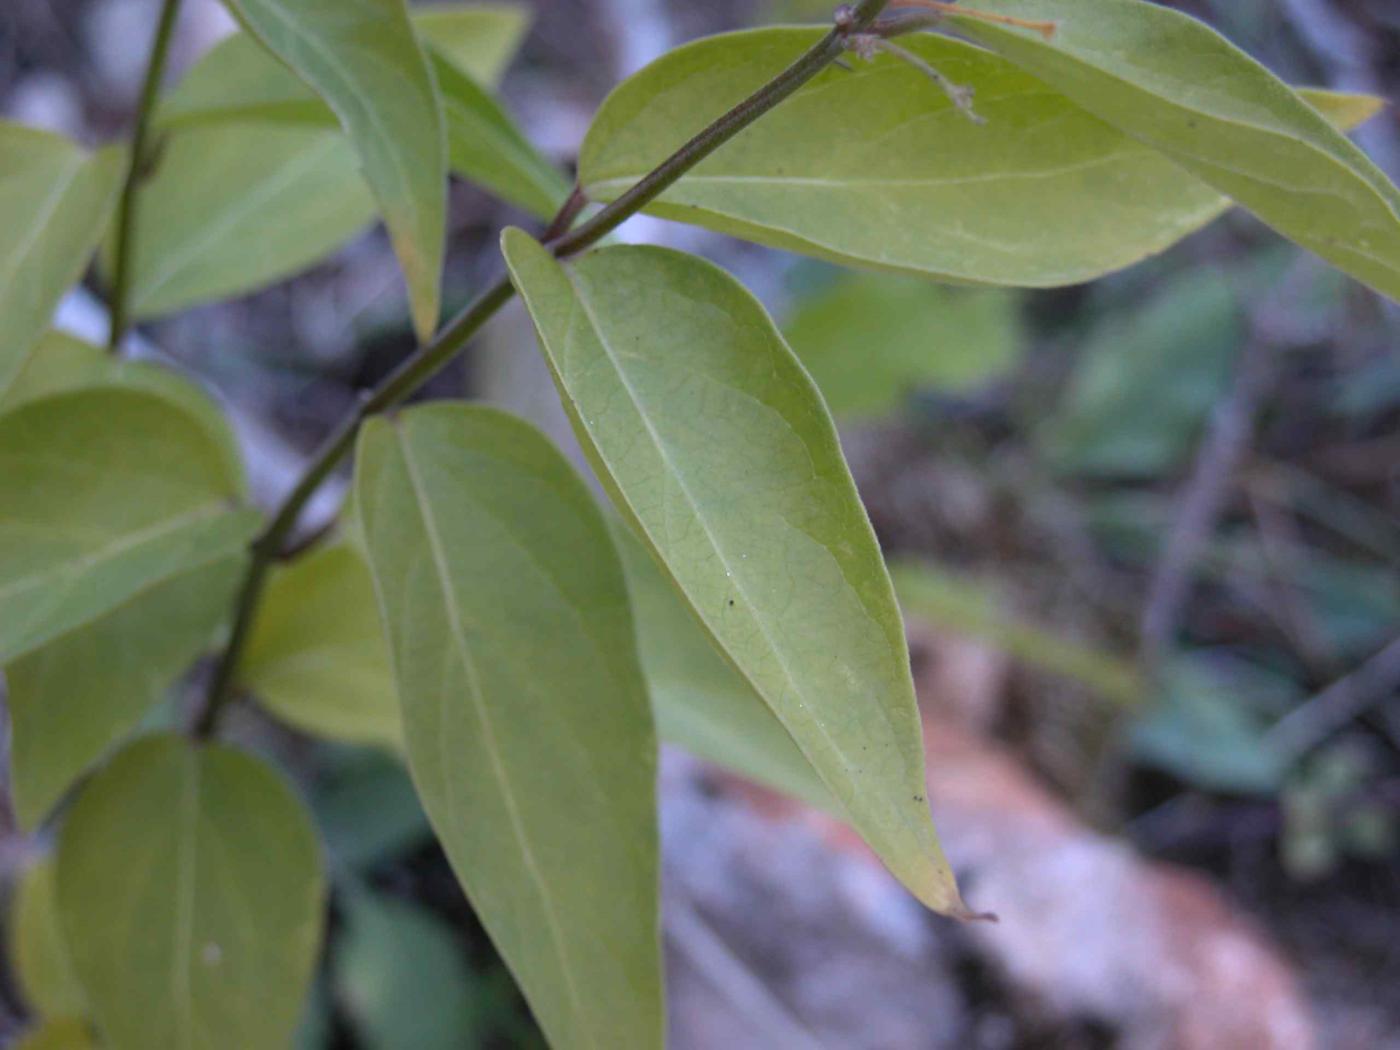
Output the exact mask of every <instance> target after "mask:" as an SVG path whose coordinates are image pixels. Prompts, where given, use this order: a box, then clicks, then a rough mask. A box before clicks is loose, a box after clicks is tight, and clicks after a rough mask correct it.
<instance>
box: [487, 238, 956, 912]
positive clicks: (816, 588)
mask: <svg viewBox="0 0 1400 1050" xmlns="http://www.w3.org/2000/svg"><path fill="white" fill-rule="evenodd" d="M503 245H504V251H505V254H506V260H507V262H508V264H509V265H510V269H511V275H512V277H513V279H514V281H515V283H516V286H517V287H518V288H519V289H520V292H521V295H522V296H523V297H524V299H525V303H526V305H527V307H528V308H529V310H530V315H531V317H532V318H533V319H534V322H535V326H536V328H537V329H538V331H539V335H540V343H541V346H542V347H543V349H544V353H545V356H546V358H547V359H548V361H549V365H550V369H551V371H552V372H553V373H554V377H555V381H556V383H557V384H558V387H559V391H560V396H561V398H562V400H563V402H564V406H565V408H566V409H567V410H568V412H569V415H570V417H571V419H572V420H573V423H574V426H575V429H576V430H577V432H578V435H579V438H580V440H581V441H582V443H583V445H584V447H585V449H586V450H587V451H588V453H589V455H590V459H591V460H592V462H593V464H594V468H595V470H596V471H597V473H598V476H599V477H600V478H601V479H602V480H603V481H604V483H605V484H606V485H607V487H608V489H609V491H610V493H611V495H612V496H613V499H614V502H616V503H617V504H618V507H619V509H620V510H622V511H623V513H624V514H625V515H626V516H627V518H628V519H629V521H630V522H631V523H632V524H633V525H634V526H635V527H636V529H637V532H638V534H639V535H640V536H642V537H643V538H644V540H645V542H646V543H647V545H648V546H649V547H650V548H651V550H652V552H653V554H654V555H655V556H656V557H657V558H658V560H659V561H660V562H661V563H662V564H663V565H664V566H665V567H666V569H667V571H668V572H669V574H670V576H671V578H672V580H673V582H674V584H675V585H676V586H677V587H678V588H679V589H680V591H681V593H682V594H683V595H684V596H685V599H686V600H687V602H688V603H689V605H690V607H691V609H692V610H693V611H694V612H695V613H696V615H697V616H698V617H699V618H700V620H701V621H702V622H703V623H704V624H705V627H706V628H707V629H708V630H709V632H710V634H711V635H712V636H713V637H714V639H715V640H716V642H717V643H718V645H719V647H720V649H721V650H722V651H723V652H724V653H725V654H726V655H727V656H728V658H729V660H730V661H731V662H732V663H733V664H734V666H735V667H737V668H738V669H739V670H740V671H741V672H742V673H743V674H744V676H745V677H746V678H747V679H748V681H749V683H750V684H751V685H752V686H753V688H754V689H755V690H757V692H758V693H759V695H760V696H762V697H763V699H764V700H765V701H766V702H767V704H768V705H769V707H770V708H771V709H772V711H773V713H774V714H775V715H777V717H778V719H779V721H781V722H782V724H783V725H784V726H785V727H786V729H787V731H788V733H789V734H791V736H792V738H793V739H794V740H795V741H796V742H797V744H798V746H799V747H800V748H801V750H802V752H803V753H804V754H805V755H806V757H807V759H808V761H809V762H810V763H811V765H812V767H813V768H814V769H815V770H816V771H817V772H818V774H819V775H820V776H821V777H822V780H823V781H824V782H825V784H826V786H827V788H828V789H829V790H830V792H831V794H832V796H833V797H834V798H835V799H836V800H837V801H838V802H839V803H840V805H841V807H842V809H843V811H844V814H845V815H846V816H847V817H848V818H849V819H850V821H851V823H852V825H853V826H854V827H855V828H856V829H857V830H858V831H859V832H860V833H861V835H862V836H864V838H865V840H866V841H867V842H868V843H870V845H871V847H872V848H873V849H874V850H875V851H876V852H877V853H878V854H879V855H880V857H881V858H882V859H883V860H884V861H885V863H886V864H887V865H888V866H889V868H890V870H891V871H892V872H894V874H895V875H896V876H898V877H899V878H900V880H901V881H902V882H904V883H905V885H906V886H908V887H909V889H910V890H912V891H913V892H914V893H915V894H916V895H917V896H918V897H919V899H920V900H922V901H923V902H924V903H925V904H927V905H928V906H929V907H931V908H934V909H936V910H938V911H942V912H946V913H950V914H966V910H965V908H964V906H963V904H962V902H961V900H960V899H959V897H958V894H957V888H956V886H955V884H954V880H953V875H952V871H951V870H950V869H949V867H948V864H947V861H946V860H945V859H944V857H943V852H942V850H941V848H940V847H939V844H938V838H937V835H936V834H935V833H934V829H933V823H932V821H931V819H930V817H929V811H928V804H927V802H926V801H925V798H924V790H925V789H924V752H923V738H922V733H921V731H920V726H919V720H918V712H917V709H916V706H915V701H914V687H913V682H912V681H911V679H910V672H909V653H908V649H907V646H906V643H905V639H904V625H903V622H902V621H901V619H900V615H899V610H898V608H897V607H896V605H895V601H894V594H893V591H892V589H891V586H890V580H889V576H888V574H887V573H886V572H885V566H884V562H883V561H882V559H881V557H880V551H879V548H878V546H877V545H876V542H875V536H874V533H873V532H872V530H871V527H870V522H869V520H868V519H867V518H866V516H865V510H864V508H863V507H862V506H861V504H860V500H859V497H858V496H857V495H856V490H855V484H854V482H853V481H852V480H851V475H850V472H849V470H848V469H847V467H846V463H845V460H844V459H843V458H842V455H841V450H840V446H839V444H838V443H837V439H836V429H835V426H834V425H833V424H832V421H831V417H830V416H829V415H828V413H827V411H826V406H825V405H824V404H823V403H822V400H821V395H820V394H819V393H818V392H817V389H816V387H815V386H814V385H813V383H812V380H811V378H810V377H809V376H808V375H807V373H806V372H805V371H804V370H803V368H802V366H801V365H800V364H799V363H798V361H797V359H796V357H794V356H793V353H792V351H791V350H790V349H788V347H787V345H786V344H785V343H784V342H783V340H782V337H781V336H780V335H779V334H778V332H777V330H776V329H775V328H774V326H773V323H772V321H770V320H769V318H768V316H767V315H766V314H765V313H764V311H763V308H762V307H761V306H760V305H759V304H758V302H757V301H756V300H755V299H754V298H753V297H752V296H751V295H749V293H748V292H746V291H745V290H744V289H743V288H742V287H741V286H740V285H739V284H738V283H736V282H735V281H734V279H733V278H732V277H730V276H729V275H728V274H726V273H724V272H723V271H722V270H719V269H718V268H716V267H714V266H712V265H710V264H709V263H706V262H704V261H702V260H700V259H697V258H695V257H693V256H688V255H684V254H682V253H679V252H673V251H668V250H664V249H659V248H641V247H614V248H604V249H600V250H597V251H594V252H592V253H590V254H588V255H585V256H583V257H582V258H580V259H579V260H578V261H577V262H575V263H571V264H569V265H568V266H563V265H561V264H559V263H558V262H556V261H555V260H554V258H553V256H551V255H550V253H549V252H548V251H546V250H545V249H544V248H542V247H541V246H540V245H539V244H538V243H537V242H536V241H534V240H533V239H532V238H530V237H529V236H528V235H526V234H525V233H522V232H521V231H519V230H507V231H506V233H505V236H504V238H503Z"/></svg>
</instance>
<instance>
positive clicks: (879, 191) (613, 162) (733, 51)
mask: <svg viewBox="0 0 1400 1050" xmlns="http://www.w3.org/2000/svg"><path fill="white" fill-rule="evenodd" d="M819 36H820V30H815V29H760V30H749V31H743V32H738V33H728V34H723V35H720V36H715V37H709V38H706V39H703V40H699V41H696V42H694V43H691V44H687V45H685V46H683V47H680V48H677V49H676V50H674V51H672V52H670V53H669V54H667V55H666V56H664V57H663V58H661V59H659V60H657V61H656V62H655V63H653V64H652V65H651V66H648V67H647V68H646V69H644V70H642V71H641V72H640V73H638V74H636V75H635V76H633V77H632V78H631V79H629V80H627V81H625V82H624V83H623V84H622V85H621V86H620V87H618V88H617V89H616V90H615V91H614V92H613V93H612V94H611V95H610V96H609V97H608V99H607V100H606V101H605V102H604V103H603V106H602V108H601V109H600V110H599V112H598V115H597V117H596V118H595V120H594V123H593V125H592V127H590V128H589V131H588V135H587V137H586V138H585V140H584V143H583V147H582V149H581V151H580V154H579V176H580V180H581V182H582V184H583V186H584V188H585V189H586V190H587V191H588V193H589V195H590V197H591V198H592V199H594V200H601V201H608V200H612V199H614V198H616V197H617V196H618V195H619V194H621V193H622V192H624V191H625V190H626V189H628V188H629V187H630V186H631V185H632V184H633V183H634V182H635V181H637V179H639V178H640V177H641V176H642V175H644V174H645V173H646V172H647V171H649V170H650V169H651V167H653V166H654V165H655V164H656V163H657V162H658V161H660V160H661V159H663V158H664V157H665V156H666V155H667V154H668V153H669V152H670V151H671V150H672V149H674V148H675V147H677V146H679V145H680V144H681V143H682V142H684V141H685V140H686V138H688V137H689V135H691V134H693V133H694V132H696V131H698V130H699V129H700V128H701V127H703V126H704V124H705V123H706V122H707V121H708V120H710V119H713V118H714V117H717V116H719V115H720V114H721V113H723V112H724V111H725V110H726V109H727V108H728V107H729V106H731V105H733V104H735V103H737V102H739V101H740V100H741V99H743V98H744V97H746V96H747V95H748V94H749V93H750V92H752V91H753V90H756V89H757V88H758V87H760V86H761V85H762V84H764V83H766V82H767V81H768V80H769V79H771V78H772V77H773V76H775V75H776V74H777V73H779V72H780V71H781V70H783V69H784V68H786V67H787V65H789V64H790V63H791V62H792V61H794V60H795V59H796V58H797V56H798V55H799V54H800V53H801V52H802V51H804V50H805V49H806V48H808V47H810V46H811V45H812V44H813V43H815V42H816V40H817V39H818V38H819ZM901 46H903V47H906V48H908V49H909V50H911V51H913V52H914V53H915V54H917V55H918V56H919V57H920V58H922V59H923V60H925V61H926V62H929V63H931V64H932V65H934V66H935V67H936V68H938V69H939V70H940V71H942V72H943V73H944V74H945V75H946V76H948V77H949V78H950V79H951V80H953V81H956V82H957V83H959V84H962V85H965V86H968V87H971V88H974V89H975V90H976V92H977V94H976V99H977V103H976V105H977V109H978V112H979V113H980V114H981V115H982V116H983V117H985V118H986V119H987V123H986V124H985V125H984V126H978V125H975V124H973V123H972V122H971V121H969V120H967V119H966V118H965V117H964V116H963V115H962V114H961V113H959V112H958V111H957V110H956V108H955V107H954V106H953V105H952V103H951V102H950V101H949V100H948V98H947V97H946V96H945V95H944V94H943V93H942V92H940V91H939V90H938V88H937V87H936V86H935V85H933V84H931V83H929V81H928V79H927V77H925V76H924V75H923V74H922V73H920V72H918V71H917V70H915V69H913V68H912V67H910V66H908V65H905V64H904V63H901V62H899V61H896V60H895V59H894V58H893V57H890V56H881V57H878V58H877V59H876V60H875V61H874V62H872V63H859V64H857V65H856V67H855V71H854V72H853V73H852V72H843V71H841V70H831V71H827V72H825V73H823V74H822V75H820V76H819V77H817V78H816V79H815V80H813V81H812V82H811V83H810V84H808V85H807V86H805V87H804V88H802V89H801V90H799V91H798V92H797V93H796V94H795V95H793V97H792V98H790V99H788V100H787V101H785V102H784V103H783V105H782V106H780V107H778V108H777V109H775V110H774V111H773V112H771V113H768V114H766V115H765V116H764V118H763V120H762V121H761V122H760V123H759V124H758V125H757V126H756V127H754V128H750V129H748V130H747V131H745V132H743V133H741V134H740V135H738V136H736V137H735V138H734V139H733V140H731V141H730V142H728V143H726V144H725V145H724V146H722V147H721V148H720V149H719V150H717V151H716V152H715V153H714V154H713V155H711V156H710V157H708V158H706V159H705V160H704V161H702V162H701V163H700V164H698V165H697V166H696V167H695V168H694V169H692V170H691V171H690V172H688V173H687V174H686V175H685V176H684V177H683V178H681V179H680V181H679V182H677V183H676V184H675V185H674V186H672V187H671V188H670V189H668V190H667V191H666V192H665V193H663V194H662V195H661V197H660V198H658V200H657V201H656V202H655V203H654V204H653V205H651V206H650V207H649V208H648V209H647V210H648V211H649V212H651V213H652V214H655V215H658V216H661V217H662V218H667V219H674V220H676V221H679V222H687V223H692V224H694V225H699V226H703V227H705V228H707V229H713V230H717V231H719V232H721V233H727V234H731V235H733V236H737V237H743V238H746V239H748V240H753V241H756V242H758V243H760V244H767V245H770V246H772V247H775V248H782V249H784V250H787V251H793V252H798V253H800V254H804V255H810V256H814V257H816V258H819V259H824V260H826V261H828V262H835V263H840V264H843V265H853V266H860V267H865V268H870V269H876V270H886V271H894V272H902V273H913V274H919V275H923V276H932V277H935V278H938V279H942V280H948V281H954V282H960V283H974V284H996V285H1013V286H1024V287H1052V286H1057V285H1064V284H1074V283H1078V282H1082V281H1087V280H1090V279H1092V278H1094V277H1098V276H1101V275H1102V274H1104V273H1107V272H1110V271H1112V270H1116V269H1120V268H1122V267H1124V266H1128V265H1130V264H1132V263H1135V262H1138V261H1140V260H1141V259H1143V258H1145V257H1147V256H1150V255H1154V254H1156V253H1158V252H1161V251H1163V250H1164V249H1166V248H1168V247H1169V246H1171V245H1172V244H1174V243H1176V242H1177V241H1178V240H1180V239H1181V238H1182V237H1184V236H1186V235H1187V234H1190V233H1192V232H1194V231H1195V230H1197V229H1199V228H1201V227H1202V226H1204V225H1206V224H1207V223H1209V222H1210V221H1212V220H1213V219H1215V218H1217V217H1218V216H1219V215H1221V214H1222V213H1223V212H1224V211H1225V210H1226V209H1227V208H1228V207H1229V202H1228V200H1227V199H1226V198H1224V197H1222V196H1221V195H1220V193H1219V192H1217V191H1215V190H1213V189H1211V188H1210V187H1209V186H1207V185H1205V184H1204V183H1202V182H1198V181H1196V180H1194V179H1190V178H1183V177H1182V172H1181V169H1180V167H1179V166H1178V165H1177V164H1176V163H1174V162H1173V161H1171V160H1169V159H1167V158H1166V157H1163V156H1162V155H1161V154H1160V153H1158V152H1157V151H1156V150H1155V149H1152V148H1149V147H1147V146H1144V145H1142V144H1140V143H1138V142H1136V141H1134V140H1133V139H1131V138H1130V137H1128V136H1127V135H1125V134H1123V133H1122V132H1121V131H1120V130H1117V129H1115V128H1113V127H1111V126H1109V125H1108V124H1106V123H1104V122H1103V121H1102V120H1099V119H1098V118H1097V117H1095V116H1093V115H1091V114H1090V113H1088V112H1086V111H1085V110H1084V109H1083V108H1081V107H1080V105H1078V104H1077V103H1076V102H1075V101H1074V100H1071V99H1070V98H1068V97H1066V96H1065V95H1064V94H1062V93H1061V92H1059V91H1056V90H1055V89H1054V88H1052V87H1050V86H1048V85H1047V84H1045V83H1043V82H1042V81H1040V80H1037V79H1036V78H1035V77H1033V76H1031V75H1029V74H1028V73H1026V72H1024V71H1022V70H1020V69H1018V68H1016V66H1014V65H1013V64H1012V63H1011V62H1009V61H1007V60H1006V59H1004V58H1002V57H1000V56H998V55H995V54H992V53H991V52H988V51H986V50H983V49H981V48H977V47H974V46H972V45H969V44H965V43H962V42H960V41H956V40H951V39H947V38H943V37H934V36H930V35H927V34H922V35H917V36H911V37H907V38H902V40H901ZM1333 101H1335V100H1333ZM1324 104H1327V103H1324ZM1333 108H1334V109H1341V110H1342V111H1341V113H1340V114H1339V115H1340V116H1343V117H1345V118H1346V119H1354V118H1355V117H1357V116H1360V115H1361V112H1362V110H1361V109H1360V108H1353V107H1345V108H1343V107H1340V106H1334V107H1333Z"/></svg>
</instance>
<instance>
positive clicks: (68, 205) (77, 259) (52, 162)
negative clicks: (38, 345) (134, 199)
mask: <svg viewBox="0 0 1400 1050" xmlns="http://www.w3.org/2000/svg"><path fill="white" fill-rule="evenodd" d="M123 169H124V161H123V156H122V151H121V150H120V149H105V150H102V151H101V152H99V153H97V154H93V155H89V154H87V153H85V152H83V151H82V150H81V149H79V148H78V147H77V146H75V145H73V143H71V142H69V141H68V140H67V139H65V138H62V137H61V136H58V135H52V134H49V133H48V132H45V131H37V130H35V129H33V128H26V127H22V126H20V125H18V124H7V123H4V122H2V121H0V395H3V394H4V392H5V390H6V389H7V388H8V387H9V385H10V382H11V380H12V379H13V377H14V374H15V372H16V371H17V370H18V369H19V366H20V362H21V361H22V360H23V359H24V355H25V353H26V352H27V351H28V350H29V347H30V344H32V343H33V342H34V340H36V339H37V338H39V336H40V334H42V333H43V331H44V329H46V328H47V327H48V326H49V319H50V318H51V317H52V316H53V311H54V308H55V307H56V306H58V301H59V299H60V298H61V297H62V296H63V293H64V292H66V291H67V290H68V288H69V286H71V285H72V284H73V283H74V282H75V281H76V280H77V279H78V278H79V277H80V276H82V272H83V268H84V267H86V266H87V263H88V259H89V258H90V257H91V255H92V251H93V248H94V247H95V246H96V244H97V241H98V238H99V237H101V236H102V230H103V227H104V226H105V224H106V219H107V213H108V211H109V210H110V209H111V207H112V204H113V202H114V201H115V199H116V192H117V188H118V186H119V185H120V184H121V178H122V172H123Z"/></svg>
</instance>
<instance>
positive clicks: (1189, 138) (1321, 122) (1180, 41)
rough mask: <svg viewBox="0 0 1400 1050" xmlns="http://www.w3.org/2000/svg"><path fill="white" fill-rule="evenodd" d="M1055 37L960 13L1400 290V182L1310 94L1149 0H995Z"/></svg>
mask: <svg viewBox="0 0 1400 1050" xmlns="http://www.w3.org/2000/svg"><path fill="white" fill-rule="evenodd" d="M978 7H979V9H982V10H986V11H990V12H994V13H997V14H1004V15H1012V16H1015V17H1017V18H1032V19H1037V18H1049V19H1053V20H1055V21H1056V22H1058V23H1059V28H1058V31H1057V32H1056V33H1055V34H1054V36H1053V37H1052V38H1050V39H1048V40H1047V39H1044V38H1042V37H1041V36H1040V35H1039V34H1036V33H1028V32H1025V31H1022V30H1013V29H1007V28H1005V27H1002V26H996V25H990V24H988V23H986V22H982V21H978V20H976V19H972V18H968V17H966V16H955V17H953V18H952V19H951V20H950V24H951V25H954V26H956V28H957V30H958V31H959V32H960V33H963V34H965V35H967V36H968V37H969V38H970V39H972V40H975V41H977V42H978V43H980V44H984V45H985V46H987V47H989V48H991V49H992V50H994V51H996V52H998V53H999V54H1001V55H1003V56H1004V57H1005V58H1007V59H1009V60H1010V61H1012V62H1015V63H1016V64H1017V65H1019V66H1021V67H1022V68H1024V69H1025V70H1027V71H1028V72H1029V73H1031V74H1033V75H1034V76H1036V77H1038V78H1040V80H1042V81H1044V82H1045V83H1046V84H1049V85H1053V86H1054V87H1055V88H1056V89H1058V90H1059V91H1062V92H1064V94H1065V95H1066V96H1067V97H1069V98H1071V99H1073V100H1074V101H1075V102H1076V103H1077V104H1078V105H1080V106H1082V107H1084V109H1085V110H1087V111H1089V112H1090V113H1093V114H1094V115H1095V116H1097V117H1099V118H1100V119H1102V120H1103V121H1105V122H1106V123H1108V124H1111V125H1113V126H1114V127H1116V128H1118V129H1119V130H1120V131H1122V132H1124V133H1125V134H1127V135H1129V136H1131V137H1132V138H1133V139H1135V140H1137V141H1139V142H1142V143H1143V144H1144V145H1146V146H1149V147H1151V148H1154V149H1157V150H1160V151H1161V152H1162V153H1163V154H1164V155H1165V156H1167V157H1170V158H1171V159H1172V160H1173V161H1175V162H1176V163H1177V164H1179V165H1181V167H1183V168H1185V169H1186V170H1187V171H1189V172H1191V173H1192V174H1193V175H1195V176H1196V177H1197V178H1199V179H1201V180H1202V181H1203V182H1206V183H1208V184H1210V185H1211V186H1213V187H1215V188H1216V189H1217V190H1219V191H1220V192H1222V193H1225V194H1228V195H1229V197H1231V198H1232V199H1233V200H1235V201H1237V202H1238V203H1240V204H1242V205H1243V206H1244V207H1246V208H1248V209H1249V210H1250V211H1252V212H1253V213H1254V214H1255V215H1257V216H1258V217H1259V218H1261V219H1263V220H1264V221H1265V222H1266V223H1268V224H1269V225H1270V226H1272V227H1273V228H1274V229H1276V230H1277V231H1278V232H1279V233H1281V234H1283V235H1284V236H1285V237H1288V238H1290V239H1292V240H1294V241H1296V242H1298V243H1299V244H1301V245H1303V246H1304V247H1305V248H1309V249H1311V250H1312V251H1315V252H1316V253H1317V254H1318V255H1320V256H1322V257H1323V258H1324V259H1326V260H1328V261H1329V262H1331V263H1333V264H1334V265H1336V266H1338V267H1340V268H1341V269H1343V270H1345V271H1346V272H1347V273H1349V274H1351V275H1352V276H1353V277H1356V278H1357V279H1358V280H1360V281H1363V282H1365V283H1366V284H1368V285H1370V286H1371V287H1372V288H1374V289H1376V290H1377V291H1379V292H1381V293H1383V294H1385V295H1388V296H1390V297H1391V298H1392V299H1400V190H1397V189H1396V187H1395V186H1394V185H1393V184H1392V183H1391V182H1390V180H1389V179H1387V178H1386V176H1385V175H1384V173H1383V172H1381V170H1380V169H1379V168H1377V167H1376V165H1375V164H1374V163H1373V162H1372V161H1371V160H1370V159H1369V158H1368V157H1367V156H1366V155H1365V154H1364V153H1362V152H1361V150H1360V149H1359V148H1358V147H1357V146H1355V145H1354V144H1353V143H1351V142H1349V141H1348V140H1347V139H1346V138H1345V136H1343V135H1341V134H1340V133H1339V132H1338V131H1337V130H1336V129H1335V128H1334V127H1332V125H1331V124H1329V123H1328V122H1327V120H1326V119H1324V118H1323V117H1322V116H1320V115H1319V114H1318V112H1317V111H1316V110H1315V109H1313V108H1312V107H1311V106H1309V105H1307V104H1306V103H1305V102H1304V101H1303V100H1302V99H1301V98H1300V97H1299V95H1298V94H1297V93H1296V92H1294V91H1293V90H1292V89H1290V88H1289V87H1288V85H1286V84H1284V83H1283V82H1282V81H1280V80H1279V79H1278V78H1276V77H1275V76H1274V75H1273V74H1272V73H1270V72H1269V71H1268V70H1267V69H1265V68H1264V67H1263V66H1261V65H1260V64H1259V63H1257V62H1256V61H1254V59H1252V58H1250V57H1249V56H1248V55H1246V54H1245V53H1244V52H1243V51H1240V50H1239V49H1238V48H1236V47H1235V46H1234V45H1233V44H1231V43H1230V42H1229V41H1227V40H1226V39H1225V38H1224V37H1222V36H1220V35H1219V34H1218V33H1216V32H1215V31H1214V30H1213V29H1211V28H1210V27H1209V26H1207V25H1205V24H1204V23H1202V22H1199V21H1197V20H1196V19H1194V18H1191V17H1189V16H1187V15H1185V14H1182V13H1181V12H1178V11H1173V10H1172V9H1170V8H1168V7H1164V6H1162V5H1160V4H1155V3H1148V2H1145V0H990V2H989V3H980V2H979V4H978Z"/></svg>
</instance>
